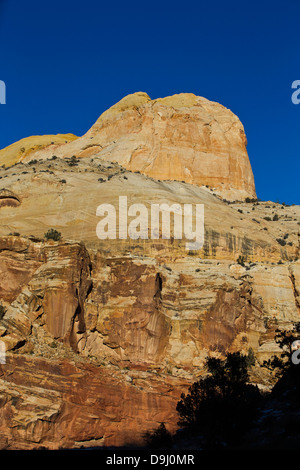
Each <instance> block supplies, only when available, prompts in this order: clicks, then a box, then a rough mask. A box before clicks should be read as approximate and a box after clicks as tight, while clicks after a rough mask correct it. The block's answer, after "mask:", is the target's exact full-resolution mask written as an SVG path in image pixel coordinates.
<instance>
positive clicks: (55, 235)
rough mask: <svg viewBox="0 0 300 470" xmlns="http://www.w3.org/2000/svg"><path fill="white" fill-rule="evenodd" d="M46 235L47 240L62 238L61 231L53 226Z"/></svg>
mask: <svg viewBox="0 0 300 470" xmlns="http://www.w3.org/2000/svg"><path fill="white" fill-rule="evenodd" d="M44 236H45V238H47V240H54V241H59V240H60V239H61V233H60V232H58V231H57V230H55V229H53V228H50V229H49V230H48V232H47V233H45V235H44Z"/></svg>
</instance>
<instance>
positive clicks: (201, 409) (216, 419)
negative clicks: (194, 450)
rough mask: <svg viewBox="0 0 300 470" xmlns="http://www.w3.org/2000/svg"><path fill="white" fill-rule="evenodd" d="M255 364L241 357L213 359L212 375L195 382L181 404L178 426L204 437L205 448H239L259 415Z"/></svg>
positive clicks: (235, 355) (210, 359)
mask: <svg viewBox="0 0 300 470" xmlns="http://www.w3.org/2000/svg"><path fill="white" fill-rule="evenodd" d="M252 361H253V358H252V357H251V358H250V360H249V358H248V356H244V355H241V354H240V353H228V354H227V356H226V359H225V360H221V359H216V358H209V359H208V360H207V362H206V365H207V369H208V372H209V375H208V376H207V377H205V378H201V379H200V380H199V381H198V382H195V383H194V384H193V385H192V386H191V387H190V388H189V393H188V394H187V395H185V394H182V395H181V401H179V402H178V404H177V408H176V409H177V411H178V413H179V416H180V419H179V422H178V424H179V425H180V426H182V427H183V428H185V429H188V430H189V431H190V432H192V433H193V434H198V435H200V436H201V441H202V446H203V447H204V448H222V447H228V446H230V445H233V444H234V445H236V444H237V443H238V442H239V439H240V437H241V436H242V435H243V434H244V433H245V432H246V430H247V429H248V428H249V427H250V425H251V422H252V421H253V419H254V418H255V416H256V414H257V407H258V404H259V401H260V393H259V390H258V388H257V387H256V386H254V385H251V384H249V383H248V381H249V375H248V368H249V366H250V364H251V362H252Z"/></svg>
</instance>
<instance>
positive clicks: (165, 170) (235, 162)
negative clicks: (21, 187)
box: [25, 93, 256, 199]
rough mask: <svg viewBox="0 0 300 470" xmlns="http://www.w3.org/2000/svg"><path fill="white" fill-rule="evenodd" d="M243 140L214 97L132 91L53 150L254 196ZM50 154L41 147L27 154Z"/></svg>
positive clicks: (232, 116)
mask: <svg viewBox="0 0 300 470" xmlns="http://www.w3.org/2000/svg"><path fill="white" fill-rule="evenodd" d="M246 144H247V141H246V136H245V132H244V128H243V125H242V124H241V122H240V120H239V119H238V117H237V116H235V114H233V113H232V112H231V111H230V110H229V109H227V108H225V107H224V106H222V105H220V104H218V103H215V102H211V101H209V100H207V99H205V98H202V97H198V96H195V95H193V94H188V93H182V94H179V95H174V96H170V97H167V98H160V99H156V100H151V99H150V98H149V96H148V95H147V94H146V93H134V94H132V95H128V96H126V97H125V98H123V99H122V100H121V101H120V102H119V103H117V104H116V105H114V106H112V107H111V108H110V109H109V110H107V111H105V112H104V113H103V114H102V115H101V116H100V118H99V119H98V120H97V122H96V123H95V124H94V125H93V126H92V128H91V129H90V130H89V131H88V132H87V133H86V134H85V135H84V136H83V137H81V138H79V139H77V140H75V141H74V142H70V143H68V144H65V145H63V146H61V147H59V148H57V151H56V152H55V154H56V155H58V156H67V157H71V156H73V155H76V156H77V157H81V158H83V157H90V156H92V155H98V156H101V157H102V158H103V159H105V160H108V161H116V162H118V163H120V164H121V165H123V166H124V167H125V168H127V169H128V170H131V171H140V172H141V173H144V174H146V175H149V176H151V177H153V178H156V179H160V180H177V181H185V182H187V183H191V184H195V185H198V186H202V185H208V186H210V187H213V188H215V189H216V190H218V191H219V192H220V194H222V195H223V197H226V198H228V199H244V198H246V197H251V198H253V197H256V193H255V185H254V178H253V173H252V169H251V165H250V162H249V158H248V154H247V150H246ZM51 155H53V150H52V149H48V150H47V149H46V150H43V151H39V152H36V153H33V154H31V156H30V159H31V158H46V157H49V156H51ZM25 161H28V158H27V160H25Z"/></svg>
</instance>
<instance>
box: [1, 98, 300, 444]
mask: <svg viewBox="0 0 300 470" xmlns="http://www.w3.org/2000/svg"><path fill="white" fill-rule="evenodd" d="M158 113H160V114H158ZM212 117H213V118H212ZM209 120H210V122H211V124H209V125H208V124H207V122H208V121H209ZM150 122H151V123H150ZM205 123H206V124H205ZM210 126H211V128H210ZM204 128H206V129H207V128H209V129H208V130H209V133H208V134H209V135H210V136H211V137H210V138H209V139H208V138H207V139H206V141H205V142H206V144H207V147H206V150H207V152H204V151H203V142H204V141H203V140H201V139H202V138H204V137H203V135H204V134H203V132H204V130H203V129H204ZM151 129H152V130H151ZM153 129H155V132H154V133H153V134H151V132H153ZM171 129H172V131H171ZM191 129H192V130H191ZM200 129H202V130H201V131H200ZM187 133H189V135H187ZM208 134H207V135H208ZM225 134H226V138H225ZM229 136H230V137H229ZM194 139H195V140H194ZM196 141H197V142H196ZM200 141H201V145H200ZM88 142H89V144H88ZM91 142H92V144H91ZM141 142H144V144H141ZM94 144H95V145H94ZM196 144H197V145H198V144H199V147H197V145H196ZM140 145H146V146H148V145H149V147H147V148H140V150H141V152H140V153H139V152H138V153H137V154H136V153H135V150H136V149H137V148H138V147H139V146H140ZM200 147H201V149H202V150H200ZM193 148H194V149H196V150H195V153H193V152H194V150H193V151H192V150H191V149H193ZM99 149H100V150H99ZM134 149H135V150H134ZM165 152H167V153H165ZM176 152H178V154H177V155H178V160H176V158H177V157H176ZM201 152H203V153H201ZM138 154H139V157H138V156H137V155H138ZM167 154H168V158H167V157H166V155H167ZM129 155H130V156H131V157H130V158H128V156H129ZM132 155H133V156H132ZM78 157H82V158H78ZM83 157H85V158H83ZM117 157H118V158H117ZM198 157H199V159H200V160H201V162H204V163H205V162H206V163H205V164H203V168H206V170H205V171H206V173H205V172H204V173H203V172H202V173H201V174H200V173H197V171H196V170H195V167H194V166H193V165H194V164H195V165H196V163H195V162H196V160H197V158H198ZM214 158H215V160H214ZM205 159H207V160H205ZM200 160H199V161H200ZM177 161H178V162H179V163H178V165H177V164H176V162H177ZM213 161H215V162H216V161H219V162H223V163H224V164H225V166H226V165H229V166H230V168H231V170H230V171H229V172H227V173H226V172H225V170H224V172H223V169H224V168H225V167H222V165H221V163H219V164H218V165H217V167H215V166H214V164H213V163H212V165H211V166H210V163H209V162H213ZM163 162H164V163H166V162H169V166H167V167H166V166H164V164H163ZM170 162H172V163H170ZM225 162H227V163H225ZM0 163H1V161H0ZM176 165H177V166H176ZM180 165H182V166H180ZM197 165H198V163H197ZM160 168H161V174H160ZM180 168H181V169H180ZM188 168H189V169H190V173H191V175H190V176H188V172H186V171H185V169H188ZM216 168H218V172H217V171H216ZM228 168H229V167H228ZM137 169H138V170H139V172H136V170H137ZM237 169H239V170H237ZM177 170H178V171H177ZM219 170H220V171H219ZM236 170H237V173H236V172H235V171H236ZM176 172H177V173H176ZM204 174H206V176H209V175H210V176H209V178H210V179H209V180H208V179H207V180H204V179H203V177H204ZM226 175H227V176H226ZM157 178H158V179H157ZM189 178H190V179H189ZM226 178H227V179H226ZM164 180H174V181H164ZM176 180H179V181H176ZM182 180H183V181H182ZM206 183H207V186H208V187H206ZM210 186H214V187H215V189H213V188H212V187H210ZM227 193H228V194H230V195H231V197H230V198H234V199H235V202H232V201H231V202H230V201H229V200H228V199H227V198H226V197H225V194H227ZM119 195H122V196H127V199H128V205H132V204H144V205H145V206H146V207H149V206H150V205H151V204H152V203H154V202H157V201H159V202H165V203H168V204H173V203H178V204H185V203H190V204H193V205H195V204H203V205H204V210H205V237H204V245H203V247H202V248H201V249H199V250H190V251H189V250H187V249H186V245H185V242H184V240H176V239H174V237H171V238H170V239H162V238H159V239H151V238H148V239H136V240H133V239H130V238H126V239H118V238H116V239H115V240H111V239H106V240H99V239H98V237H97V235H96V227H97V223H98V221H99V217H98V216H97V215H96V210H97V207H98V206H99V204H114V205H115V206H116V207H117V204H118V197H119ZM237 195H238V197H237ZM249 195H251V196H255V189H254V183H253V176H252V171H251V167H250V164H249V160H248V157H247V153H246V149H245V137H244V134H243V132H242V126H241V124H240V122H239V120H238V119H237V118H236V117H235V116H234V115H233V114H232V113H231V112H230V111H228V110H226V109H225V108H223V107H222V106H220V105H218V104H216V103H210V102H208V101H207V100H205V99H203V98H198V97H195V96H194V95H177V96H175V97H171V98H165V99H162V100H155V101H151V100H150V98H149V97H148V96H147V95H145V94H140V93H138V94H134V95H130V96H129V97H127V98H125V99H124V100H122V101H121V102H120V103H118V104H117V105H115V106H114V107H112V108H111V109H110V110H108V111H107V112H105V113H104V114H103V115H102V116H101V117H100V118H99V120H98V121H97V123H96V124H95V125H94V126H93V127H92V129H91V130H90V131H89V132H88V133H87V134H86V135H85V136H83V137H81V138H78V139H76V140H74V141H73V142H70V143H63V144H62V145H59V146H56V147H55V148H54V147H46V148H44V149H43V150H40V151H38V152H34V153H32V154H31V155H30V156H29V157H28V158H26V159H24V160H22V161H19V162H17V163H15V164H14V165H13V166H10V167H9V165H6V167H5V168H0V219H1V224H0V303H1V304H2V306H3V307H4V310H5V314H4V315H3V317H2V318H1V320H0V340H1V341H2V342H3V343H4V344H5V350H6V364H2V365H1V366H0V430H1V439H0V446H1V448H17V449H31V448H43V447H46V448H51V449H55V448H59V447H68V448H70V447H81V446H87V447H91V446H106V445H123V444H125V443H129V442H132V439H133V436H134V440H135V443H137V442H141V439H142V434H143V433H144V432H145V431H147V430H149V429H152V428H154V427H156V426H157V425H158V424H159V423H160V422H162V421H164V422H166V423H167V424H168V427H169V429H170V430H173V429H175V428H176V422H177V416H176V412H175V408H176V402H177V401H178V399H179V397H180V394H181V392H183V391H186V389H187V387H188V385H189V384H190V383H191V382H193V381H194V380H195V379H196V378H197V377H199V376H201V375H202V374H203V361H204V359H205V357H206V356H207V355H217V356H222V355H223V354H224V353H225V352H226V351H237V350H238V351H241V352H243V353H247V352H248V351H249V349H250V348H251V349H252V350H253V351H254V353H255V355H256V357H257V361H258V362H257V364H256V367H255V369H254V370H253V371H252V374H253V377H252V379H253V381H254V382H256V383H258V384H260V385H263V386H267V385H268V384H269V380H270V377H269V376H268V374H266V372H265V370H264V369H262V368H261V367H260V364H261V362H262V361H263V360H264V359H267V358H269V357H270V355H272V354H274V353H276V352H277V351H278V348H277V345H276V344H275V342H274V333H275V329H276V328H289V326H291V325H292V323H293V322H295V321H298V319H299V313H300V263H299V222H300V208H299V206H286V205H281V204H278V203H273V202H270V201H266V202H262V201H255V200H253V201H251V202H245V201H244V198H245V196H249ZM237 199H238V200H237ZM123 217H124V214H122V213H119V212H118V209H117V218H116V225H117V229H118V228H119V224H120V223H122V222H123V220H124V219H123ZM49 228H54V229H56V230H58V231H59V232H60V233H61V234H62V238H61V240H59V241H52V240H47V239H45V237H44V234H45V233H46V232H47V230H48V229H49ZM238 258H239V262H237V259H238Z"/></svg>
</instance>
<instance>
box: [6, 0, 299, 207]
mask: <svg viewBox="0 0 300 470" xmlns="http://www.w3.org/2000/svg"><path fill="white" fill-rule="evenodd" d="M0 51H1V56H0V57H1V62H0V80H4V81H5V82H6V86H7V104H6V105H0V125H1V132H0V148H3V147H5V146H7V145H9V144H11V143H13V142H15V141H17V140H19V139H21V138H23V137H27V136H29V135H39V134H57V133H68V132H72V133H74V134H76V135H82V134H84V133H85V132H86V131H87V130H88V129H89V128H90V127H91V126H92V124H93V123H94V122H95V121H96V119H97V118H98V116H99V115H100V114H101V113H102V112H103V111H105V110H106V109H107V108H108V107H110V106H111V105H113V104H114V103H115V102H117V101H118V100H120V99H121V98H123V96H125V95H127V94H128V93H133V92H135V91H144V92H146V93H148V94H149V96H150V97H151V98H152V99H154V98H158V97H163V96H169V95H172V94H174V93H181V92H188V93H195V94H196V95H199V96H204V97H206V98H208V99H210V100H213V101H218V102H220V103H222V104H223V105H224V106H226V107H228V108H230V109H231V110H232V111H233V112H234V113H235V114H237V115H238V116H239V118H240V119H241V121H242V123H243V124H244V127H245V131H246V135H247V139H248V153H249V157H250V161H251V164H252V168H253V171H254V176H255V182H256V188H257V194H258V197H259V198H261V199H263V200H269V199H270V200H273V201H276V200H279V201H280V202H285V203H288V204H292V203H296V204H300V197H299V196H300V191H299V186H300V185H299V174H300V171H299V170H300V165H299V156H300V133H299V123H300V104H299V105H294V104H292V101H291V95H292V89H291V84H292V82H293V81H294V80H300V0H283V1H278V0H272V1H270V0H260V1H257V0H252V1H243V2H242V1H241V0H239V1H235V0H227V1H220V0H217V1H211V2H210V1H208V0H205V1H203V0H198V1H190V0H185V1H180V2H178V1H174V0H173V1H169V0H166V1H165V0H160V1H157V0H152V1H151V2H142V1H141V0H139V1H130V0H128V1H122V2H120V1H118V0H117V1H115V2H108V1H106V2H103V1H101V0H84V1H77V0H72V1H71V0H51V1H48V0H26V1H22V0H0Z"/></svg>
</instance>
